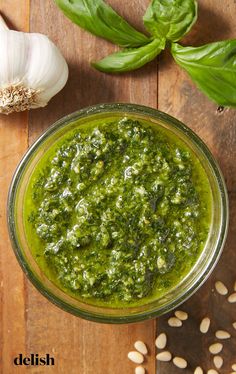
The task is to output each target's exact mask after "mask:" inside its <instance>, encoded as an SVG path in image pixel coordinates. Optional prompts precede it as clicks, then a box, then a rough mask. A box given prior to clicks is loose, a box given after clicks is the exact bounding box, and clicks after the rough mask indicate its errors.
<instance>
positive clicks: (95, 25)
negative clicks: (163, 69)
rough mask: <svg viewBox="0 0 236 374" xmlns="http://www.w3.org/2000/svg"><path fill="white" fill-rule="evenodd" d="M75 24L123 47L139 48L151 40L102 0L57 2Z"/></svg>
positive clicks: (66, 0) (61, 0) (63, 0)
mask: <svg viewBox="0 0 236 374" xmlns="http://www.w3.org/2000/svg"><path fill="white" fill-rule="evenodd" d="M55 2H56V4H57V5H58V6H59V8H60V9H61V10H62V11H63V12H64V14H65V15H66V16H67V17H68V18H69V19H70V20H71V21H72V22H74V23H76V24H77V25H79V26H80V27H82V28H83V29H85V30H87V31H90V32H91V33H92V34H94V35H97V36H100V37H102V38H104V39H107V40H109V41H111V42H113V43H115V44H118V45H119V46H121V47H138V46H140V45H144V44H146V43H148V42H149V41H150V39H149V38H148V37H147V36H146V35H144V34H142V33H141V32H139V31H137V30H135V29H134V28H133V27H132V26H131V25H129V23H128V22H126V21H125V20H124V19H123V18H122V17H121V16H119V14H117V13H116V12H115V11H114V10H113V9H112V8H111V7H110V6H109V5H107V4H106V3H105V2H104V1H102V0H96V1H95V0H55Z"/></svg>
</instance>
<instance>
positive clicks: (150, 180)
mask: <svg viewBox="0 0 236 374" xmlns="http://www.w3.org/2000/svg"><path fill="white" fill-rule="evenodd" d="M210 223H211V190H210V186H209V182H208V179H207V176H206V174H205V171H204V169H203V168H202V166H201V164H200V162H199V160H198V159H197V158H196V156H195V155H194V154H193V152H192V151H191V150H190V149H189V148H188V147H187V146H186V144H184V143H183V142H182V141H180V140H179V139H178V138H177V137H175V135H173V134H172V135H170V132H169V131H168V130H163V129H162V130H160V128H159V126H153V125H152V126H151V125H147V124H145V123H142V122H140V121H137V120H134V119H131V118H128V119H127V118H118V119H115V118H114V120H113V121H111V120H109V121H108V120H107V121H106V120H100V122H97V123H95V124H91V125H90V126H88V125H87V126H85V127H83V126H78V127H77V128H76V129H75V130H73V131H70V133H67V134H65V135H63V137H62V138H61V139H60V140H59V141H58V142H57V144H55V145H54V146H53V147H52V148H51V149H50V150H49V151H48V153H47V154H46V155H45V156H44V157H43V159H42V160H41V162H39V164H38V165H37V166H36V169H35V171H34V173H33V175H32V177H31V180H30V182H29V185H28V189H27V193H26V199H25V227H26V234H27V240H28V242H29V244H30V247H31V248H32V252H33V255H34V256H35V258H36V260H37V262H38V264H39V266H40V267H41V268H42V269H43V271H44V272H45V274H46V275H47V276H48V277H49V278H50V279H51V280H52V281H53V282H54V283H56V284H57V285H58V286H59V287H60V288H62V289H63V290H64V291H65V292H67V293H68V294H70V295H72V296H74V297H76V298H79V299H82V300H86V302H89V303H97V304H102V305H104V304H105V305H109V306H115V307H120V306H124V305H127V304H129V305H139V304H143V303H145V302H147V301H148V300H151V299H154V298H156V297H160V296H162V295H163V294H165V293H166V292H167V291H168V290H169V289H171V288H173V287H174V286H175V285H176V284H178V283H179V282H180V280H181V279H183V277H184V276H185V275H186V274H187V273H188V272H189V271H190V269H191V268H192V267H193V265H194V263H195V262H196V260H197V258H198V257H199V254H200V253H201V251H202V249H203V248H204V245H205V243H206V240H207V236H208V232H209V229H210Z"/></svg>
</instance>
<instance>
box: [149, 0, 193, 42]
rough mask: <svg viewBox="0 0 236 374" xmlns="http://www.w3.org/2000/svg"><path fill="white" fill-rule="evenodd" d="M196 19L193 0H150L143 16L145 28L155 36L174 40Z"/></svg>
mask: <svg viewBox="0 0 236 374" xmlns="http://www.w3.org/2000/svg"><path fill="white" fill-rule="evenodd" d="M196 20H197V2H196V1H195V0H193V1H191V0H172V1H170V0H152V2H151V4H150V5H149V7H148V8H147V11H146V13H145V14H144V16H143V21H144V25H145V27H146V29H147V30H148V31H149V32H150V33H151V34H152V35H154V36H156V37H160V36H162V37H164V38H166V39H167V40H171V41H173V42H176V41H177V40H179V39H181V38H182V37H183V36H184V35H185V34H186V33H187V32H189V30H190V29H191V27H192V26H193V24H194V23H195V22H196Z"/></svg>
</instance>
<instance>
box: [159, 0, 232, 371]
mask: <svg viewBox="0 0 236 374" xmlns="http://www.w3.org/2000/svg"><path fill="white" fill-rule="evenodd" d="M198 2H199V21H198V23H197V24H196V26H195V27H194V29H193V30H192V32H191V34H190V35H189V36H188V37H187V38H186V39H185V43H186V44H187V43H188V44H190V45H193V46H198V45H201V44H203V43H208V42H213V41H217V40H223V39H226V38H233V37H235V35H236V24H235V17H236V5H235V1H233V0H227V1H225V2H224V6H223V7H222V2H221V1H220V0H217V1H216V0H207V1H205V0H199V1H198ZM158 98H159V109H160V110H163V111H165V112H167V113H169V114H171V115H173V116H175V117H177V118H178V119H180V120H182V121H183V122H184V123H185V124H187V125H188V126H189V127H191V128H192V129H193V130H194V131H195V132H196V133H197V134H198V135H199V136H200V137H201V138H202V139H203V140H204V141H205V142H206V144H207V145H208V146H209V148H210V150H211V151H212V153H213V154H214V155H215V157H216V159H217V161H218V162H219V164H220V166H221V169H222V171H223V174H224V176H225V179H226V183H227V187H228V191H229V200H230V201H229V204H230V210H231V215H230V230H229V236H228V239H227V243H226V246H225V248H224V252H223V255H222V257H221V259H220V261H219V264H218V265H217V267H216V269H215V270H214V272H213V274H212V275H211V277H210V278H209V280H208V281H207V282H206V283H205V285H204V286H203V287H202V288H201V289H200V290H199V291H198V292H197V293H196V294H195V295H194V296H193V297H191V299H190V300H189V301H188V302H186V303H185V304H184V305H182V306H181V309H183V310H187V311H188V312H189V315H190V316H191V318H190V319H189V320H188V321H187V322H186V323H184V327H183V328H181V329H180V330H178V329H173V328H170V327H168V324H167V320H168V318H169V317H170V315H172V313H170V314H169V315H167V316H165V317H162V318H160V319H159V320H158V324H157V325H158V333H159V332H161V331H166V332H167V334H168V338H169V345H168V348H170V350H171V351H172V352H173V354H175V355H180V356H183V357H185V358H186V359H187V360H188V362H189V365H188V368H187V369H186V370H185V373H186V374H190V373H191V374H192V373H193V372H194V369H195V367H196V366H198V365H201V366H202V367H203V368H204V372H206V371H207V370H208V369H210V368H214V365H213V361H212V355H210V353H209V351H208V346H209V345H210V344H212V342H214V341H215V340H216V338H215V336H214V334H215V331H216V330H217V329H226V330H229V331H230V333H231V334H232V339H231V340H230V341H227V342H224V350H223V353H222V357H223V358H224V365H223V367H222V369H221V370H220V373H221V374H226V373H230V372H231V371H232V370H231V365H232V363H233V361H235V357H236V350H235V346H236V345H235V344H236V333H235V330H233V328H232V322H233V320H234V319H236V318H235V306H234V305H232V304H231V305H230V304H229V303H228V302H227V300H226V298H225V297H222V296H221V297H220V296H219V295H217V294H216V292H215V291H214V283H215V281H216V280H218V279H220V280H222V281H224V282H225V284H226V285H227V286H228V288H229V289H230V290H231V292H232V291H233V283H234V281H235V280H236V267H235V263H236V251H235V238H236V230H235V227H236V163H235V159H236V112H235V110H233V109H225V110H224V111H223V112H220V111H219V110H217V105H215V104H214V103H212V102H210V101H209V100H208V99H207V98H206V97H205V96H204V95H203V94H202V93H201V92H200V91H199V90H198V89H197V88H196V87H195V86H194V84H193V83H192V82H191V80H190V79H189V77H188V76H187V74H186V73H185V72H184V71H182V70H181V69H180V68H179V67H178V66H177V65H176V64H175V63H174V62H173V60H172V58H171V56H170V55H169V54H168V53H165V54H164V55H163V56H162V57H161V59H160V64H159V86H158ZM206 315H208V316H209V317H210V318H211V320H212V324H211V329H210V331H209V334H207V335H202V334H200V332H199V324H200V321H201V319H202V318H203V317H205V316H206ZM173 371H174V372H175V373H177V372H178V371H179V370H178V369H177V368H175V367H174V366H173V364H171V363H170V364H161V363H158V365H157V373H158V374H159V373H161V374H170V373H173Z"/></svg>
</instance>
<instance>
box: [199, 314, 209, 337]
mask: <svg viewBox="0 0 236 374" xmlns="http://www.w3.org/2000/svg"><path fill="white" fill-rule="evenodd" d="M210 324H211V320H210V318H208V317H205V318H203V320H202V322H201V323H200V331H201V333H202V334H206V333H207V332H208V330H209V327H210Z"/></svg>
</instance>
